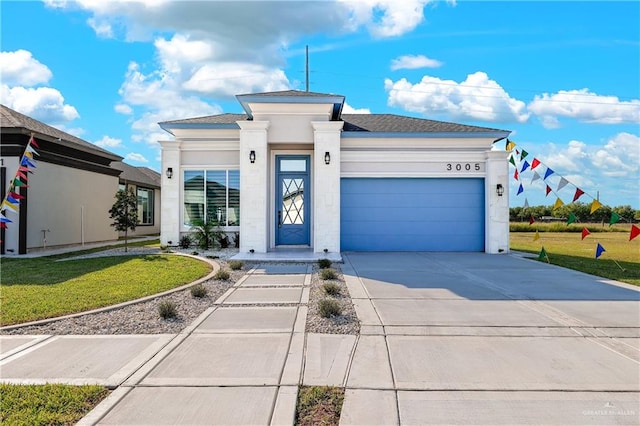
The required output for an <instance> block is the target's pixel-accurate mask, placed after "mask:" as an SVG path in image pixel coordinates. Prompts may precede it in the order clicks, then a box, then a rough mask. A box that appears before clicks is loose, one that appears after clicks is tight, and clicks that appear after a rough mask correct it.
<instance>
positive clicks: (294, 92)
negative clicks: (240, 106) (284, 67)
mask: <svg viewBox="0 0 640 426" xmlns="http://www.w3.org/2000/svg"><path fill="white" fill-rule="evenodd" d="M238 96H240V97H242V96H251V97H254V96H261V97H269V96H277V97H280V96H300V97H326V96H342V95H336V94H333V93H318V92H305V91H304V90H281V91H279V92H262V93H246V94H243V95H238Z"/></svg>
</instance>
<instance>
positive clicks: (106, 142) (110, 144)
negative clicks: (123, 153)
mask: <svg viewBox="0 0 640 426" xmlns="http://www.w3.org/2000/svg"><path fill="white" fill-rule="evenodd" d="M94 144H96V145H98V146H99V147H100V148H120V147H121V146H122V139H117V138H112V137H110V136H106V135H105V136H103V137H102V139H100V140H98V141H95V142H94Z"/></svg>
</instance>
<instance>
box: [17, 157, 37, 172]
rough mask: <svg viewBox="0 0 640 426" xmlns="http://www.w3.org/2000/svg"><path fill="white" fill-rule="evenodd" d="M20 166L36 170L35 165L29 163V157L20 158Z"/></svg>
mask: <svg viewBox="0 0 640 426" xmlns="http://www.w3.org/2000/svg"><path fill="white" fill-rule="evenodd" d="M20 164H21V165H23V166H26V167H31V168H32V169H35V168H36V165H35V164H34V163H32V162H31V161H29V157H22V161H21V162H20Z"/></svg>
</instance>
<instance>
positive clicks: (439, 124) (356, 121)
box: [342, 114, 505, 133]
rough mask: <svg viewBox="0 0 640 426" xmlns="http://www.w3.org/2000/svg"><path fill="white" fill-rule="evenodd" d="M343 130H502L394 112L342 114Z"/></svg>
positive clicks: (453, 131) (444, 131) (399, 131)
mask: <svg viewBox="0 0 640 426" xmlns="http://www.w3.org/2000/svg"><path fill="white" fill-rule="evenodd" d="M342 120H343V121H344V127H343V129H342V130H343V131H345V132H385V133H387V132H388V133H461V132H464V133H468V132H503V131H505V130H500V129H492V128H489V127H478V126H468V125H466V124H458V123H449V122H446V121H436V120H427V119H424V118H415V117H406V116H403V115H395V114H342Z"/></svg>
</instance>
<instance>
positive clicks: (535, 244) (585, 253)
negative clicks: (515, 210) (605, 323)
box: [510, 231, 640, 285]
mask: <svg viewBox="0 0 640 426" xmlns="http://www.w3.org/2000/svg"><path fill="white" fill-rule="evenodd" d="M539 235H540V239H538V240H537V241H533V238H534V236H535V233H534V232H511V234H510V239H511V249H512V250H518V251H524V252H529V253H535V255H536V257H537V255H538V254H539V253H540V250H541V249H542V247H543V246H544V249H545V251H546V252H547V255H548V256H549V261H550V262H551V263H553V264H554V265H559V266H563V267H565V268H570V269H575V270H577V271H582V272H586V273H588V274H593V275H597V276H600V277H604V278H611V279H614V280H618V281H622V282H626V283H629V284H634V285H640V238H636V239H635V240H633V241H629V233H628V232H602V233H594V234H591V235H588V236H587V237H586V238H585V239H584V241H583V240H582V239H581V238H582V237H581V234H580V232H579V231H578V232H576V233H565V232H540V233H539ZM597 243H600V244H601V245H602V246H603V247H604V248H605V250H606V251H605V252H604V253H603V254H602V255H601V256H600V258H598V259H596V258H595V253H596V245H597ZM616 262H617V264H616ZM618 265H620V266H618ZM621 267H622V269H624V271H623V270H622V269H621Z"/></svg>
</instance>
